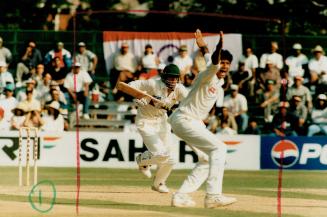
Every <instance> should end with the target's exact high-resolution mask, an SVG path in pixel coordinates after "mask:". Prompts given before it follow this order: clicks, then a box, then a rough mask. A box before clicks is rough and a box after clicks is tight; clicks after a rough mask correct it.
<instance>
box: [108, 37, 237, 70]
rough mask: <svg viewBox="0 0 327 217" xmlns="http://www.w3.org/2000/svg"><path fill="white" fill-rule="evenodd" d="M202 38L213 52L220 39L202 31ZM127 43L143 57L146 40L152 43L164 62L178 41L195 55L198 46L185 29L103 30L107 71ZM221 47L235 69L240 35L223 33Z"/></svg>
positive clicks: (134, 52) (137, 54)
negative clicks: (225, 51) (230, 54)
mask: <svg viewBox="0 0 327 217" xmlns="http://www.w3.org/2000/svg"><path fill="white" fill-rule="evenodd" d="M203 36H204V40H205V42H206V43H207V44H208V47H209V50H210V51H211V52H212V51H213V50H214V49H215V46H216V45H217V43H218V41H219V34H212V33H203ZM123 42H126V43H128V44H129V50H130V52H131V53H133V54H134V55H135V56H136V57H138V58H140V57H142V55H143V53H144V47H145V45H146V44H151V45H152V47H153V50H154V52H155V53H156V55H157V56H158V57H159V59H160V60H161V61H162V62H163V63H167V58H168V56H175V55H177V53H178V48H179V47H180V46H181V45H183V44H184V45H187V47H188V52H189V54H190V55H191V57H192V58H194V56H195V53H196V51H197V50H198V47H197V45H196V43H195V40H194V33H185V32H111V31H105V32H103V51H104V58H105V61H106V68H107V72H108V73H109V72H110V69H112V67H113V64H112V61H113V56H114V54H115V53H116V52H117V51H119V50H120V47H121V44H122V43H123ZM223 48H224V49H227V50H229V51H230V52H231V53H232V54H233V62H232V67H231V70H236V69H237V64H238V61H239V59H240V56H241V54H242V35H241V34H224V45H223Z"/></svg>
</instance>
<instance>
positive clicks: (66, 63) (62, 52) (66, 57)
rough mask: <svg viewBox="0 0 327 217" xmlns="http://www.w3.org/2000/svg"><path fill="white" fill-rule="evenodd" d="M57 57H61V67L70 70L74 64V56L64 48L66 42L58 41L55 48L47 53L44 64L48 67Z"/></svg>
mask: <svg viewBox="0 0 327 217" xmlns="http://www.w3.org/2000/svg"><path fill="white" fill-rule="evenodd" d="M55 57H59V60H60V67H61V68H67V69H68V70H69V69H70V67H71V66H72V56H71V54H70V52H69V51H68V50H66V49H65V48H64V43H63V42H61V41H59V42H57V43H56V46H55V48H53V49H52V50H50V51H49V52H48V53H46V55H45V57H44V65H45V66H46V67H47V66H49V65H50V64H51V61H52V60H53V59H54V58H55Z"/></svg>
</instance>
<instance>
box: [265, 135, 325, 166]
mask: <svg viewBox="0 0 327 217" xmlns="http://www.w3.org/2000/svg"><path fill="white" fill-rule="evenodd" d="M260 145H261V151H260V152H261V154H260V164H261V165H260V167H261V169H278V168H280V167H281V166H282V167H283V168H285V169H308V170H327V137H326V136H321V137H301V136H297V137H285V138H281V137H273V136H262V137H261V144H260Z"/></svg>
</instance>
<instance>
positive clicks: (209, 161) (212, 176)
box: [168, 30, 236, 208]
mask: <svg viewBox="0 0 327 217" xmlns="http://www.w3.org/2000/svg"><path fill="white" fill-rule="evenodd" d="M195 38H196V43H197V45H198V46H199V48H200V50H201V51H202V52H203V54H204V55H205V57H206V59H209V58H208V52H209V51H208V49H207V47H206V44H205V42H204V40H203V38H202V34H201V31H200V30H197V31H196V32H195ZM222 45H223V33H222V32H220V40H219V43H218V44H217V46H216V50H215V51H214V53H213V54H212V55H211V64H209V65H208V66H207V69H206V71H204V72H201V73H200V74H199V75H198V77H197V78H196V80H195V81H194V84H193V88H192V89H191V91H190V92H189V94H188V96H187V98H185V99H184V100H183V101H182V102H181V103H180V105H179V107H178V108H177V109H176V110H175V111H174V112H173V114H172V115H171V116H170V117H169V119H168V121H169V123H170V124H171V127H172V129H173V132H174V133H175V134H176V135H177V136H179V137H180V138H181V139H183V140H184V141H185V142H187V143H188V145H190V146H191V147H192V148H193V150H194V151H195V152H196V154H198V156H199V163H198V164H196V166H195V168H194V169H193V170H192V172H191V174H190V175H189V176H188V177H187V178H186V179H185V180H184V183H183V184H182V186H181V187H180V189H179V190H178V191H177V192H176V193H175V194H174V195H173V198H172V205H173V206H177V207H187V206H194V205H195V202H194V201H193V200H192V198H191V197H190V196H189V195H188V193H191V192H193V191H195V190H197V189H198V188H199V187H200V186H201V185H202V184H203V182H204V181H207V187H206V197H205V200H204V206H205V207H206V208H215V207H219V206H224V205H228V204H232V203H234V202H236V199H235V198H232V197H227V196H224V195H223V194H222V184H223V176H224V166H225V160H226V153H227V148H226V145H225V144H224V143H223V142H222V141H221V140H220V139H219V138H218V137H217V136H216V135H214V134H213V133H212V132H210V131H209V130H208V129H206V126H205V124H204V123H203V121H202V120H203V119H204V118H205V117H206V116H207V114H208V113H209V111H210V109H211V108H212V107H213V105H214V104H215V102H216V101H217V99H218V98H219V97H223V89H222V87H221V86H222V84H223V83H224V77H225V76H226V74H227V73H228V72H229V69H230V65H231V62H232V59H233V56H232V54H231V53H230V52H229V51H227V50H222Z"/></svg>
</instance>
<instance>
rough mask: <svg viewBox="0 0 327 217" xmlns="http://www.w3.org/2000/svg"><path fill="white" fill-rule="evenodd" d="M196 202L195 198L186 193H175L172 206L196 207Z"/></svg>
mask: <svg viewBox="0 0 327 217" xmlns="http://www.w3.org/2000/svg"><path fill="white" fill-rule="evenodd" d="M195 204H196V203H195V202H194V200H193V199H192V198H191V197H190V196H189V195H188V194H184V193H174V194H173V198H172V200H171V206H174V207H194V206H195Z"/></svg>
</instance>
